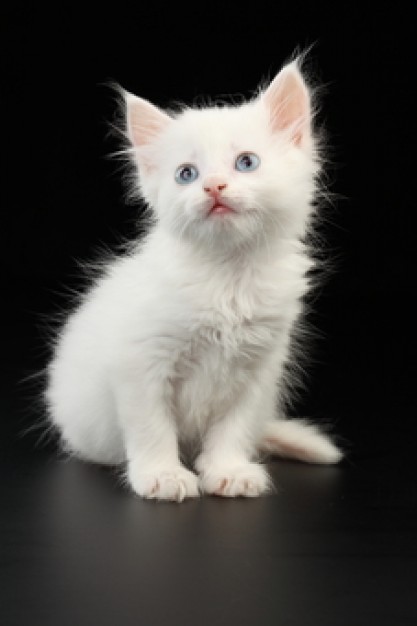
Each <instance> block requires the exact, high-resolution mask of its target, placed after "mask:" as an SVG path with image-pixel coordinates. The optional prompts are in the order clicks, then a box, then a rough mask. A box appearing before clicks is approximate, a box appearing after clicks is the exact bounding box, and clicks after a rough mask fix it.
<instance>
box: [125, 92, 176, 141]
mask: <svg viewBox="0 0 417 626" xmlns="http://www.w3.org/2000/svg"><path fill="white" fill-rule="evenodd" d="M124 96H125V103H126V127H127V135H128V137H129V139H130V141H131V142H132V144H133V145H134V146H135V147H137V148H140V147H142V146H146V145H149V144H151V143H152V142H153V140H154V139H155V137H157V136H158V135H159V133H160V132H162V131H163V130H164V129H165V128H166V126H168V124H170V123H171V122H172V118H171V117H170V116H169V115H167V114H166V113H164V112H163V111H161V109H158V107H156V106H155V105H153V104H151V103H150V102H148V101H147V100H143V99H142V98H137V97H136V96H134V95H132V94H131V93H128V92H125V93H124Z"/></svg>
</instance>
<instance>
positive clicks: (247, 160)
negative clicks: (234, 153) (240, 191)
mask: <svg viewBox="0 0 417 626" xmlns="http://www.w3.org/2000/svg"><path fill="white" fill-rule="evenodd" d="M260 163H261V159H260V158H259V157H258V156H257V155H256V154H254V153H253V152H242V154H239V156H238V157H237V159H236V162H235V168H236V169H237V171H238V172H253V170H256V169H257V168H258V167H259V165H260Z"/></svg>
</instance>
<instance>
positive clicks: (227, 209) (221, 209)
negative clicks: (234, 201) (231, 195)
mask: <svg viewBox="0 0 417 626" xmlns="http://www.w3.org/2000/svg"><path fill="white" fill-rule="evenodd" d="M235 212H236V211H235V210H234V209H232V207H231V206H229V205H228V204H225V203H224V202H215V203H214V204H213V206H212V207H211V209H210V210H209V212H208V214H209V215H227V214H230V213H235Z"/></svg>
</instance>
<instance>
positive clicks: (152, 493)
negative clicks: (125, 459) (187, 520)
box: [128, 465, 200, 502]
mask: <svg viewBox="0 0 417 626" xmlns="http://www.w3.org/2000/svg"><path fill="white" fill-rule="evenodd" d="M128 480H129V483H130V485H131V487H132V489H133V491H135V492H136V493H137V494H138V495H139V496H141V497H142V498H151V499H155V500H172V501H174V502H182V501H183V500H184V499H185V498H196V497H197V496H199V495H200V493H199V489H198V478H197V476H196V475H195V474H193V472H190V471H188V470H187V469H185V467H181V466H180V465H179V466H175V467H172V468H163V469H160V470H157V471H152V472H147V471H146V470H145V471H140V470H139V471H138V468H134V467H132V466H130V467H129V469H128Z"/></svg>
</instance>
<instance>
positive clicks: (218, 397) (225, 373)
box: [138, 242, 311, 436]
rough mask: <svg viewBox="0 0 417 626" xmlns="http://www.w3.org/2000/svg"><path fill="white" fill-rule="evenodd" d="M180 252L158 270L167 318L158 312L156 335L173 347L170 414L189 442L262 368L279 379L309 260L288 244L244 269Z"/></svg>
mask: <svg viewBox="0 0 417 626" xmlns="http://www.w3.org/2000/svg"><path fill="white" fill-rule="evenodd" d="M163 247H164V249H165V251H166V250H167V242H165V244H164V246H163ZM185 251H186V248H182V249H181V251H179V250H172V251H171V252H172V253H173V254H172V256H171V262H170V263H169V264H168V263H167V264H165V271H164V272H162V269H161V268H160V269H161V271H160V273H159V275H160V276H161V275H165V280H164V282H165V281H166V282H165V285H164V286H163V287H162V285H161V286H160V288H159V289H161V291H164V292H165V305H166V306H165V311H166V314H165V315H164V314H163V313H161V312H159V313H158V317H159V319H160V322H161V325H163V327H164V330H162V328H161V326H160V327H159V328H158V330H157V329H155V335H156V337H157V336H158V335H159V336H160V337H161V339H160V347H161V346H162V344H163V342H164V339H163V337H165V338H166V345H170V349H171V353H170V356H171V358H170V363H171V371H170V372H169V381H170V385H171V387H170V389H169V394H170V399H171V405H172V409H173V413H174V414H175V416H176V419H177V421H178V423H179V426H180V430H181V432H185V433H187V436H194V435H195V434H196V433H200V432H201V431H204V429H205V427H206V425H207V423H208V422H209V421H210V420H211V419H213V418H214V417H216V418H218V417H219V416H221V415H222V414H224V413H225V412H227V411H228V410H229V409H230V407H231V406H232V405H233V404H234V403H236V399H237V397H238V396H239V395H241V396H243V395H244V393H245V389H246V388H247V386H248V384H249V382H250V381H251V380H253V379H254V378H257V377H259V376H260V375H261V374H264V370H265V368H266V367H269V369H270V371H271V372H274V368H275V377H277V375H278V374H279V372H278V371H277V370H278V369H279V367H278V363H280V362H281V361H282V359H283V357H284V356H286V351H287V348H288V333H289V329H290V328H291V326H292V324H293V322H294V320H295V319H296V317H297V316H298V313H299V309H300V298H301V296H302V295H303V294H304V293H305V291H306V289H307V280H306V271H307V270H308V268H309V267H310V266H311V261H310V260H309V258H308V256H307V254H306V252H305V250H304V249H303V247H302V246H300V245H299V244H297V245H294V243H292V244H291V245H290V244H288V245H287V246H284V245H281V250H280V253H279V254H276V255H274V260H271V259H270V258H269V256H268V255H267V254H265V251H263V253H262V254H259V255H258V256H256V255H255V256H254V257H253V258H252V259H251V263H250V264H248V263H246V264H245V263H244V262H243V261H242V259H239V257H237V258H229V259H227V260H225V259H223V260H220V261H219V260H215V259H210V260H209V259H207V258H201V257H200V258H199V257H198V256H194V257H193V258H192V259H191V258H187V255H186V254H185ZM170 303H171V307H170ZM160 305H161V303H160V302H159V309H161V306H160ZM162 310H164V309H162ZM153 317H154V319H155V318H156V311H155V314H154V316H153ZM156 337H155V338H156ZM275 355H276V357H277V358H276V359H275V361H276V362H274V356H275ZM138 357H139V355H138Z"/></svg>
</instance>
